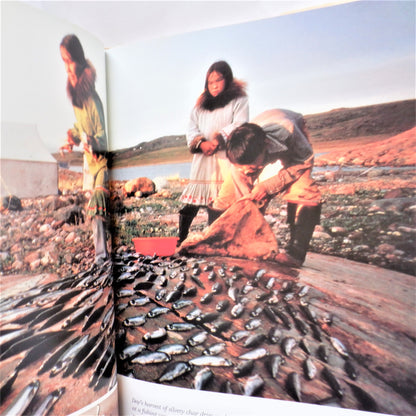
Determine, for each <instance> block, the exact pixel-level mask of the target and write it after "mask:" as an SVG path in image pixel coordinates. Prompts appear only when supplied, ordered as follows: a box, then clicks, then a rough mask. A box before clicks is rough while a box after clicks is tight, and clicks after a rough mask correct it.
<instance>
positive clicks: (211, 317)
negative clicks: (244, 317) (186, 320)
mask: <svg viewBox="0 0 416 416" xmlns="http://www.w3.org/2000/svg"><path fill="white" fill-rule="evenodd" d="M220 316H221V314H220V313H218V312H207V313H202V314H201V315H199V316H198V317H197V318H196V322H198V323H199V324H205V323H209V322H214V321H215V320H216V319H218V318H219V317H220Z"/></svg>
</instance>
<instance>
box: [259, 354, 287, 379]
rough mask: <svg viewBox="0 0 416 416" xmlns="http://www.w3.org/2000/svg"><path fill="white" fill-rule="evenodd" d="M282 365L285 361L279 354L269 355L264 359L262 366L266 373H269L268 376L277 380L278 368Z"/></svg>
mask: <svg viewBox="0 0 416 416" xmlns="http://www.w3.org/2000/svg"><path fill="white" fill-rule="evenodd" d="M284 363H285V360H284V358H283V357H282V356H281V355H280V354H271V355H269V356H268V357H267V358H266V360H265V362H264V365H265V367H266V369H267V371H268V372H269V373H270V375H271V376H272V377H273V378H274V379H277V375H278V373H279V370H280V367H281V366H282V365H283V364H284Z"/></svg>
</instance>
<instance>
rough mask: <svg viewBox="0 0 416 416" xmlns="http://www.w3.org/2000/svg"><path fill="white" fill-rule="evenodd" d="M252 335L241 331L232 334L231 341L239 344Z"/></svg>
mask: <svg viewBox="0 0 416 416" xmlns="http://www.w3.org/2000/svg"><path fill="white" fill-rule="evenodd" d="M249 335H250V331H247V330H239V331H235V332H233V333H232V334H231V337H230V339H231V341H233V342H238V341H241V340H242V339H244V338H247V337H248V336H249Z"/></svg>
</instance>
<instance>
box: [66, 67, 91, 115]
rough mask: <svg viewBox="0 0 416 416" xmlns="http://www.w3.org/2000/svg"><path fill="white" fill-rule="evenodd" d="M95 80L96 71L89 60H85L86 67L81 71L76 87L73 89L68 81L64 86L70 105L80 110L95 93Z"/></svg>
mask: <svg viewBox="0 0 416 416" xmlns="http://www.w3.org/2000/svg"><path fill="white" fill-rule="evenodd" d="M95 79H96V71H95V68H94V66H93V65H92V64H91V62H90V61H89V60H87V66H86V67H85V68H84V70H83V71H82V73H81V75H80V76H79V78H78V82H77V85H76V86H75V87H73V86H72V85H71V84H70V82H69V81H67V84H66V90H67V93H68V97H69V98H70V100H71V102H72V105H73V106H75V107H79V108H82V107H83V105H84V102H85V101H86V100H87V99H88V98H89V97H90V96H91V94H92V93H93V92H94V91H95Z"/></svg>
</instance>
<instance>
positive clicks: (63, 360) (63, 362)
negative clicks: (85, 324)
mask: <svg viewBox="0 0 416 416" xmlns="http://www.w3.org/2000/svg"><path fill="white" fill-rule="evenodd" d="M88 339H89V335H84V336H82V337H79V338H78V339H77V341H76V342H75V344H73V345H71V346H70V347H69V348H68V349H67V350H66V351H65V352H64V353H63V354H62V355H61V357H59V359H58V361H57V363H56V364H55V365H54V366H53V367H52V369H51V371H50V373H49V376H50V377H55V376H56V375H57V374H59V373H61V372H62V371H64V370H66V368H67V367H68V365H69V364H70V363H71V362H72V361H73V359H74V358H75V356H76V355H77V354H78V352H79V351H80V350H81V349H82V348H83V347H84V345H85V344H86V343H87V342H88Z"/></svg>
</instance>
